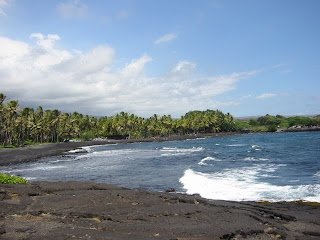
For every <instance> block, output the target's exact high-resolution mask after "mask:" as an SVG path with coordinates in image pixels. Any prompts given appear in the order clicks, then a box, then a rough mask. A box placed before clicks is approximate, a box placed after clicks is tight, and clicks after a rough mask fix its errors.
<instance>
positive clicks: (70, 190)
mask: <svg viewBox="0 0 320 240" xmlns="http://www.w3.org/2000/svg"><path fill="white" fill-rule="evenodd" d="M235 134H239V133H227V134H225V133H222V134H210V135H208V134H206V135H203V134H198V135H197V136H195V135H193V136H174V137H171V138H150V139H126V140H105V141H88V142H67V143H56V144H44V145H38V146H31V147H23V148H15V149H0V165H1V164H4V163H6V165H10V164H19V163H26V162H31V161H37V160H38V159H40V158H42V157H48V156H54V155H62V154H64V153H66V152H67V151H69V150H73V149H76V148H80V147H85V146H92V145H104V144H116V143H121V144H127V143H134V142H161V141H178V140H187V139H196V138H204V137H205V138H207V137H217V136H230V135H235ZM3 160H4V161H3ZM319 216H320V203H308V202H302V201H296V202H267V201H266V202H251V201H241V202H236V201H223V200H209V199H204V198H202V197H200V196H199V195H187V194H181V193H175V192H173V193H167V192H149V191H143V190H138V189H127V188H122V187H117V186H114V185H110V184H106V183H94V182H80V181H79V182H31V183H30V184H17V185H11V184H0V238H1V239H44V238H45V239H48V240H50V239H52V240H53V239H54V240H55V239H72V238H73V239H98V240H99V239H114V240H118V239H132V240H141V239H164V240H165V239H166V240H169V239H170V240H180V239H181V240H182V239H192V240H206V239H238V240H241V239H251V240H252V239H260V240H266V239H301V240H302V239H303V240H316V239H319V237H320V229H319V226H320V219H319Z"/></svg>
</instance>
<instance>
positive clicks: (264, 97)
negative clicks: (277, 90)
mask: <svg viewBox="0 0 320 240" xmlns="http://www.w3.org/2000/svg"><path fill="white" fill-rule="evenodd" d="M276 96H277V94H274V93H263V94H261V95H259V96H257V99H266V98H272V97H276Z"/></svg>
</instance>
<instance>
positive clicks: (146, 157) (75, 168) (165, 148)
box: [0, 132, 320, 202]
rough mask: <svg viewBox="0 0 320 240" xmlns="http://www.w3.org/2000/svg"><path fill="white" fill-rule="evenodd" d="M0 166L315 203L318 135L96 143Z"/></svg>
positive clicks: (41, 177) (230, 196) (60, 176)
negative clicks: (114, 143) (82, 148)
mask: <svg viewBox="0 0 320 240" xmlns="http://www.w3.org/2000/svg"><path fill="white" fill-rule="evenodd" d="M84 149H85V150H86V151H87V153H77V154H74V152H75V151H70V152H69V153H66V154H65V155H64V156H58V157H48V158H44V159H41V160H40V161H38V162H34V163H27V164H20V165H12V166H5V167H0V172H3V173H8V174H13V175H19V176H22V177H25V178H27V179H28V180H30V181H94V182H105V183H110V184H115V185H117V186H122V187H127V188H134V189H143V190H148V191H165V190H166V189H168V188H174V189H175V190H176V192H180V193H187V194H199V195H201V196H202V197H204V198H207V199H220V200H233V201H294V200H304V201H315V202H320V132H297V133H274V134H270V133H269V134H246V135H234V136H226V137H214V138H205V139H195V140H186V141H173V142H149V143H132V144H118V145H100V146H91V147H85V148H84Z"/></svg>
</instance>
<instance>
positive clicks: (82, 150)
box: [68, 148, 87, 153]
mask: <svg viewBox="0 0 320 240" xmlns="http://www.w3.org/2000/svg"><path fill="white" fill-rule="evenodd" d="M85 152H87V150H85V149H84V148H77V149H73V150H70V151H68V153H85Z"/></svg>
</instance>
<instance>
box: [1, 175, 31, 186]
mask: <svg viewBox="0 0 320 240" xmlns="http://www.w3.org/2000/svg"><path fill="white" fill-rule="evenodd" d="M0 183H4V184H20V183H29V181H28V180H26V179H24V178H22V177H17V176H12V175H8V174H3V173H0Z"/></svg>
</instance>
